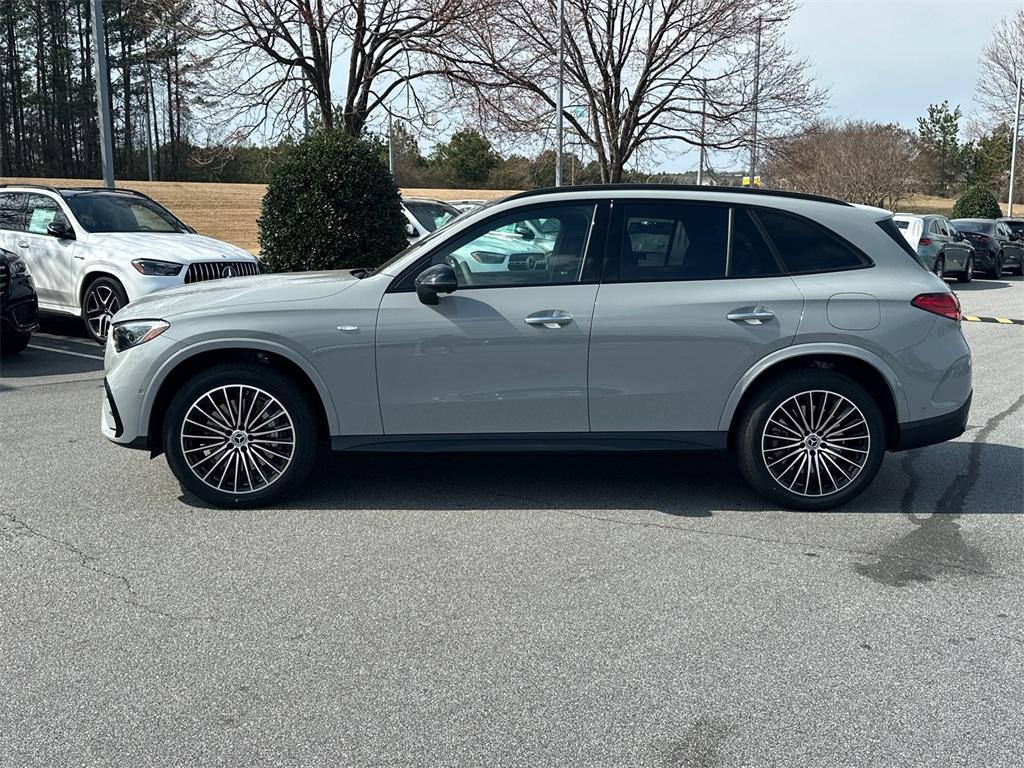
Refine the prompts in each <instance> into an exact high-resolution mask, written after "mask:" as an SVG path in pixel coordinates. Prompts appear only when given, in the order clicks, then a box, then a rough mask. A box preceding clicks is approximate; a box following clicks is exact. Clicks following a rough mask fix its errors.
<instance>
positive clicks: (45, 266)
mask: <svg viewBox="0 0 1024 768" xmlns="http://www.w3.org/2000/svg"><path fill="white" fill-rule="evenodd" d="M0 248H4V249H6V250H8V251H12V252H13V253H16V254H18V255H19V256H21V257H22V258H23V259H24V260H25V262H26V263H27V264H28V267H29V270H30V271H31V273H32V277H33V279H34V281H35V284H36V290H37V292H38V294H39V308H40V309H41V310H43V311H48V312H58V313H61V314H67V315H75V316H77V317H81V318H82V319H83V321H84V322H85V329H86V331H87V332H88V333H89V335H90V336H91V337H92V338H93V339H95V340H96V341H97V342H99V343H103V342H104V340H105V338H106V335H107V329H108V327H109V326H110V318H111V317H113V315H114V314H115V313H116V312H117V310H119V309H120V308H121V307H123V306H125V305H126V304H127V303H128V302H130V301H134V300H135V299H137V298H139V297H140V296H144V295H146V294H149V293H152V292H153V291H158V290H160V289H162V288H171V287H174V286H178V285H183V284H185V283H194V282H199V281H201V280H213V279H219V278H226V277H237V276H242V275H255V274H258V273H259V272H260V267H259V262H258V261H257V260H256V258H255V257H253V256H252V254H250V253H249V252H248V251H244V250H242V249H241V248H238V247H236V246H233V245H230V244H228V243H224V242H221V241H220V240H214V239H213V238H210V237H203V236H202V235H197V234H196V233H195V230H193V229H192V228H191V227H188V226H187V225H185V224H183V223H182V222H181V221H179V220H178V219H177V218H176V217H175V216H174V215H173V214H171V213H170V212H169V211H168V210H167V209H166V208H163V207H162V206H160V205H159V204H158V203H156V202H155V201H153V200H152V199H150V198H148V197H146V196H145V195H143V194H142V193H140V192H133V191H131V190H127V189H116V190H114V189H104V188H99V189H97V188H78V189H70V188H69V189H57V188H55V187H42V186H31V185H2V186H0Z"/></svg>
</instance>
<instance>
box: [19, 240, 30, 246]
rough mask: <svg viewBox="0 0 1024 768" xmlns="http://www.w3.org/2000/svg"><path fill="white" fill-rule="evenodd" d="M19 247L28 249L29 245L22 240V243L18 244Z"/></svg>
mask: <svg viewBox="0 0 1024 768" xmlns="http://www.w3.org/2000/svg"><path fill="white" fill-rule="evenodd" d="M18 247H19V248H28V243H26V242H25V241H24V240H22V241H21V242H20V243H18Z"/></svg>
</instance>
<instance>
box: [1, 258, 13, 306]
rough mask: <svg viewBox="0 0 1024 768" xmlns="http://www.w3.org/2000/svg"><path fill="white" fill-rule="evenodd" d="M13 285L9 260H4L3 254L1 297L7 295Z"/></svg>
mask: <svg viewBox="0 0 1024 768" xmlns="http://www.w3.org/2000/svg"><path fill="white" fill-rule="evenodd" d="M10 284H11V268H10V266H9V265H8V264H7V259H5V258H4V256H3V254H2V253H0V296H6V295H7V289H8V287H10Z"/></svg>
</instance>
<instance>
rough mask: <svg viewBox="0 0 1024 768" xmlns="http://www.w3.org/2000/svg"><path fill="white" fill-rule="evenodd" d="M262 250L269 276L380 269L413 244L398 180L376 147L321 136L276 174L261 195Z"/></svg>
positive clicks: (337, 134) (293, 154)
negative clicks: (359, 268)
mask: <svg viewBox="0 0 1024 768" xmlns="http://www.w3.org/2000/svg"><path fill="white" fill-rule="evenodd" d="M259 228H260V248H261V250H262V256H263V264H264V267H265V269H266V270H267V271H268V272H300V271H305V270H320V269H353V268H355V267H375V266H377V265H378V264H382V263H383V262H385V261H387V260H388V259H389V258H391V257H392V256H394V255H395V254H396V253H397V252H398V251H400V250H401V249H402V248H404V247H405V246H406V245H407V237H406V233H405V217H404V216H403V214H402V208H401V199H400V197H399V194H398V187H397V186H396V184H395V180H394V178H392V176H391V174H390V173H389V172H388V169H387V167H386V166H385V165H384V164H383V163H382V162H381V160H380V157H379V156H378V153H377V151H376V148H375V147H374V146H372V145H371V144H369V143H367V142H365V141H360V140H359V139H354V138H352V137H351V136H348V135H347V134H344V133H342V132H341V131H319V132H317V133H315V134H313V135H312V136H310V137H308V138H307V139H305V140H303V141H301V142H300V143H299V144H297V145H296V146H295V147H294V148H293V149H292V150H291V151H290V152H289V153H288V156H287V158H286V159H285V160H284V161H283V162H282V163H281V164H280V165H279V166H278V167H277V168H276V169H275V170H274V173H273V175H272V176H271V179H270V183H269V184H267V191H266V194H265V195H264V196H263V203H262V210H261V215H260V219H259Z"/></svg>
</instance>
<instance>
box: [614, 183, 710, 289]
mask: <svg viewBox="0 0 1024 768" xmlns="http://www.w3.org/2000/svg"><path fill="white" fill-rule="evenodd" d="M728 232H729V210H728V208H726V207H724V206H713V205H700V204H695V203H649V204H647V203H626V204H625V206H624V211H623V219H622V244H621V249H620V253H621V256H620V261H619V274H618V275H617V279H618V281H619V282H626V283H646V282H662V281H666V280H712V279H715V278H720V277H724V276H725V265H726V249H727V244H728ZM609 277H612V278H613V279H614V278H615V277H616V276H609Z"/></svg>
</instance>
